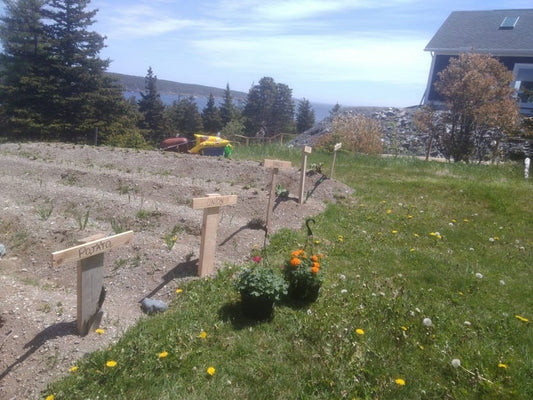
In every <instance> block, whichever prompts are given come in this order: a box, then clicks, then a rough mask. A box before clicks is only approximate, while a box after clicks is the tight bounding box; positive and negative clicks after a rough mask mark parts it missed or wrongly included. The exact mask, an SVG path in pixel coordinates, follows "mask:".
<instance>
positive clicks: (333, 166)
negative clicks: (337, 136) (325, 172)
mask: <svg viewBox="0 0 533 400" xmlns="http://www.w3.org/2000/svg"><path fill="white" fill-rule="evenodd" d="M341 147H342V143H337V144H336V145H335V146H334V147H333V162H332V163H331V174H330V177H331V178H332V179H333V170H334V168H335V160H336V159H337V151H339V150H340V148H341Z"/></svg>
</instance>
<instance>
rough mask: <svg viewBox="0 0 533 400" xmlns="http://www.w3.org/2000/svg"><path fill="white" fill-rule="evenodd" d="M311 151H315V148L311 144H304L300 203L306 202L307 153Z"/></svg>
mask: <svg viewBox="0 0 533 400" xmlns="http://www.w3.org/2000/svg"><path fill="white" fill-rule="evenodd" d="M311 151H313V148H312V147H309V146H304V149H303V151H302V172H301V173H300V197H299V202H300V204H303V203H304V192H305V173H306V170H307V155H308V154H311Z"/></svg>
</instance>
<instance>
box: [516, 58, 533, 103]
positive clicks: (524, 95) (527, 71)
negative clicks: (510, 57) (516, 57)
mask: <svg viewBox="0 0 533 400" xmlns="http://www.w3.org/2000/svg"><path fill="white" fill-rule="evenodd" d="M513 73H514V76H515V83H514V87H515V89H516V94H517V96H518V99H519V101H520V106H521V107H528V108H529V107H532V108H533V64H515V66H514V69H513Z"/></svg>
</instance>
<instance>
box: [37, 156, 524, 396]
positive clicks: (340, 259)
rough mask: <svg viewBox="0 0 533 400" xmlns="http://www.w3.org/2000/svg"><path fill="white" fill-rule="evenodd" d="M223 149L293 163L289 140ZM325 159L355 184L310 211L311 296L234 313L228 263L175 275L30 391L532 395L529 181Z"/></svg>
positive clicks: (269, 255) (506, 171)
mask: <svg viewBox="0 0 533 400" xmlns="http://www.w3.org/2000/svg"><path fill="white" fill-rule="evenodd" d="M233 156H234V157H235V158H248V159H251V158H253V159H258V160H261V159H262V158H265V157H266V158H279V159H286V160H288V159H291V160H292V161H293V165H299V157H300V152H299V151H297V150H290V149H285V148H283V149H281V148H279V147H276V146H271V147H263V148H261V149H258V148H241V147H239V148H237V149H236V150H235V151H234V154H233ZM331 159H332V155H331V154H321V153H319V152H315V151H314V152H313V153H312V154H311V155H310V156H309V159H308V163H309V164H310V163H318V162H323V163H324V171H325V172H326V173H328V174H329V168H330V163H331ZM309 164H308V165H309ZM335 166H336V168H335V177H336V178H337V179H339V180H341V181H343V182H345V183H346V184H348V185H350V186H351V187H353V188H354V189H355V194H354V195H353V196H351V197H348V198H344V199H338V200H339V201H338V203H337V204H335V205H330V206H329V207H328V208H327V210H326V211H325V212H324V213H323V214H321V215H318V216H316V217H315V220H316V223H315V225H314V230H313V232H314V239H315V240H316V241H317V242H319V243H318V244H317V246H319V247H320V248H321V250H322V251H323V252H325V253H326V254H327V258H326V259H325V261H324V268H325V270H326V271H327V275H326V281H325V283H324V285H323V287H322V291H321V293H320V297H319V299H318V301H317V302H316V303H312V304H310V305H307V306H305V307H302V306H299V305H295V304H292V303H287V302H285V303H282V304H279V305H278V306H277V308H276V310H275V315H274V318H273V320H272V321H270V322H263V323H255V322H253V321H251V320H247V319H245V318H244V317H242V315H241V312H240V304H239V297H238V294H237V293H236V292H235V291H234V289H233V288H232V283H231V280H232V276H233V275H234V273H235V271H236V270H238V268H239V266H231V265H228V266H227V267H226V268H224V269H223V270H221V271H219V273H218V274H217V276H215V277H212V278H208V279H202V280H195V281H191V282H189V283H187V284H184V285H183V287H182V288H181V289H182V291H181V292H180V293H176V295H175V300H174V301H173V304H172V306H171V309H170V310H169V311H167V312H166V313H165V314H162V315H157V316H153V317H150V318H144V319H142V320H141V321H140V322H139V323H138V324H137V326H135V327H134V328H132V329H130V330H129V331H128V332H127V333H126V334H125V335H124V336H123V338H122V339H121V340H120V341H119V343H117V344H116V345H115V346H113V347H111V348H109V349H106V350H103V351H99V352H96V353H93V354H92V355H90V356H89V357H87V358H85V359H83V360H80V361H79V363H78V364H77V369H76V370H75V371H73V372H71V373H69V375H68V376H67V377H66V378H65V379H62V380H60V381H58V382H55V383H54V384H52V385H51V386H50V387H49V388H48V390H47V391H46V393H44V394H43V398H45V397H46V396H48V395H50V394H53V395H54V397H55V399H56V400H59V399H97V398H98V399H214V398H220V399H344V398H346V399H378V398H379V399H531V398H533V383H532V382H533V330H532V324H531V320H532V318H533V290H532V285H531V282H532V281H531V268H532V266H533V213H532V210H533V206H532V202H533V182H532V181H531V180H529V181H526V180H524V179H523V175H522V173H523V171H522V166H521V165H515V164H508V165H501V166H487V165H464V164H457V165H456V164H448V163H437V162H424V161H420V160H416V159H411V158H378V157H367V156H354V155H349V154H344V153H339V155H338V157H337V160H336V165H335ZM302 223H303V221H302ZM305 241H306V231H305V229H302V231H301V232H294V231H289V230H282V231H281V232H279V233H277V234H276V235H274V236H273V237H272V238H271V240H270V245H269V247H268V248H267V249H265V250H264V254H263V255H264V257H265V259H266V260H268V262H269V263H270V265H272V267H273V268H277V267H278V266H279V265H280V264H281V263H282V262H283V261H284V260H285V259H286V258H287V256H288V254H289V253H290V252H291V251H292V250H295V249H296V248H298V247H299V246H301V245H302V244H304V243H305ZM452 360H454V362H453V364H454V365H452ZM457 360H459V361H457ZM108 361H115V362H116V365H115V366H114V367H109V366H106V363H108ZM458 362H460V365H458ZM208 368H213V369H214V370H213V369H210V370H209V372H210V373H211V374H209V373H208Z"/></svg>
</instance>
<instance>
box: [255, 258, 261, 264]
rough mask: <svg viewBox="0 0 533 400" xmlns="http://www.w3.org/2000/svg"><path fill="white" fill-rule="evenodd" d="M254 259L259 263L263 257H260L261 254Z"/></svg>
mask: <svg viewBox="0 0 533 400" xmlns="http://www.w3.org/2000/svg"><path fill="white" fill-rule="evenodd" d="M253 260H254V262H256V263H258V264H259V263H260V262H261V257H259V256H255V257H254V258H253Z"/></svg>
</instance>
